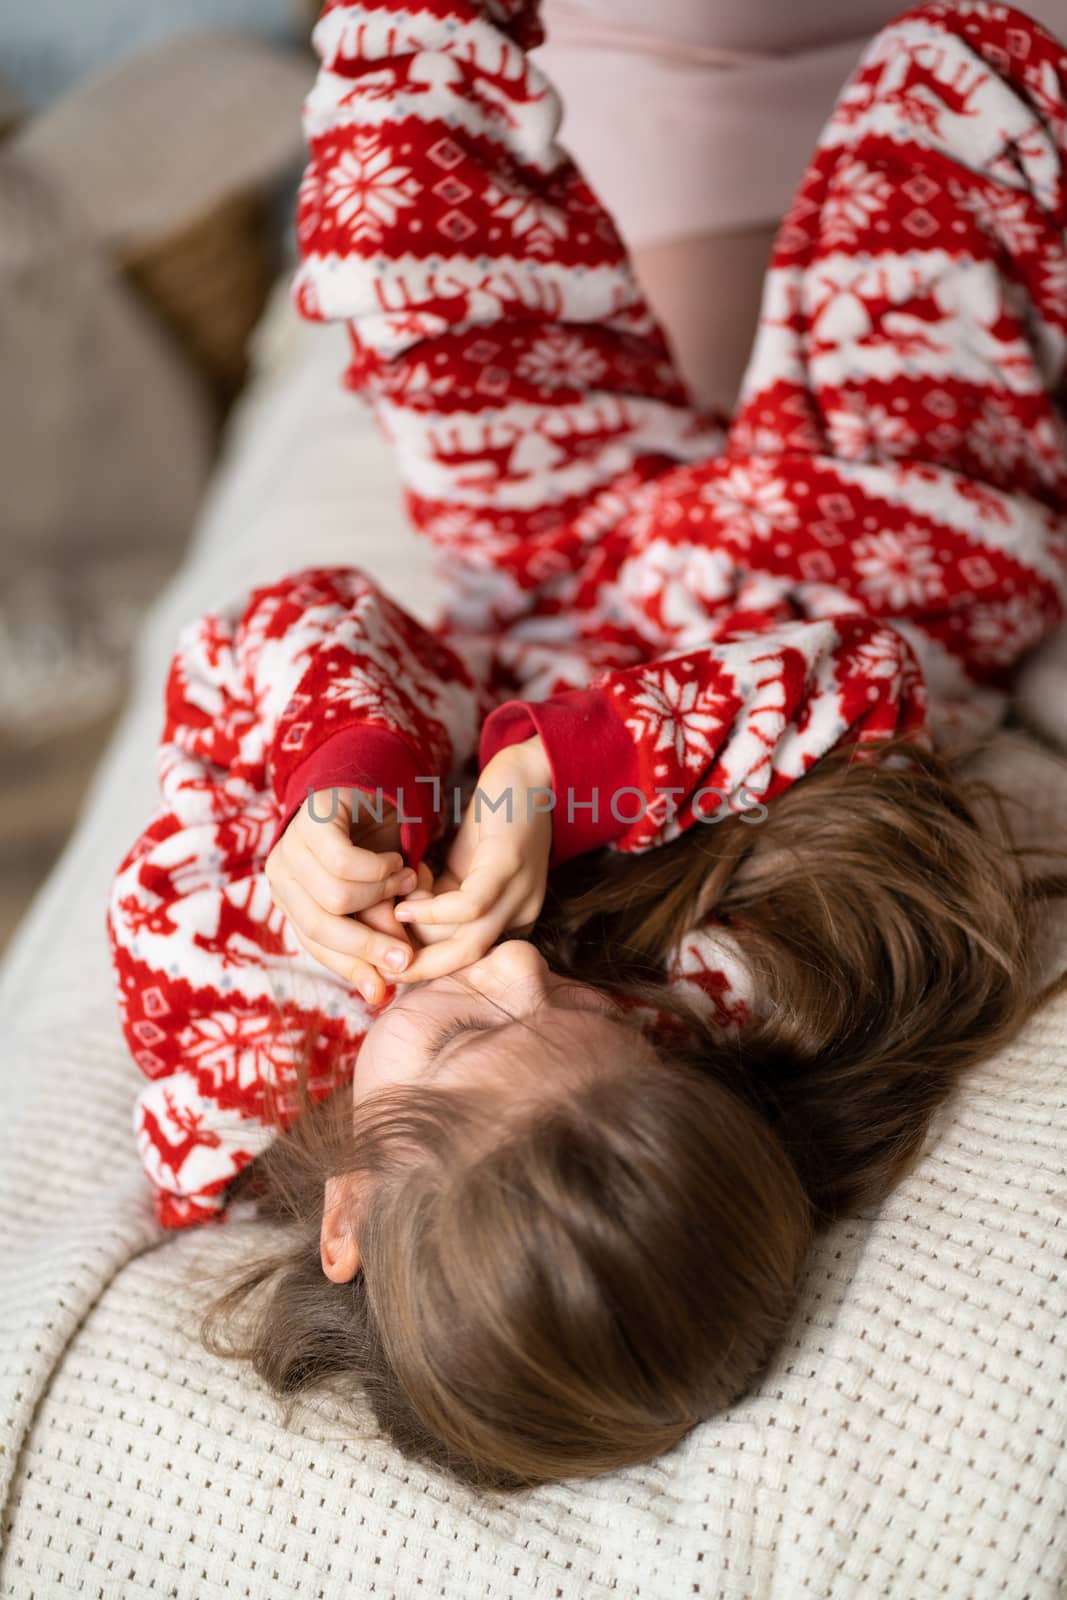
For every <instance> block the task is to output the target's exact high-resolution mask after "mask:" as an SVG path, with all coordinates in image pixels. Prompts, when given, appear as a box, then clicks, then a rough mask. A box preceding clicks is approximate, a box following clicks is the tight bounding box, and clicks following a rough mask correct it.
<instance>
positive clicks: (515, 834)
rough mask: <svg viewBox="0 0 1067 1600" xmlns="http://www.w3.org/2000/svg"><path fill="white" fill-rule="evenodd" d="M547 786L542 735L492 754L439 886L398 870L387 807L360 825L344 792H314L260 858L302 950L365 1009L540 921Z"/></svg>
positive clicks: (393, 821) (395, 831) (548, 846)
mask: <svg viewBox="0 0 1067 1600" xmlns="http://www.w3.org/2000/svg"><path fill="white" fill-rule="evenodd" d="M551 781H552V774H551V768H550V766H549V764H548V758H547V756H546V754H545V750H544V746H543V745H542V743H541V740H540V739H539V738H536V737H535V738H533V739H527V740H525V741H523V742H522V743H520V744H514V745H507V746H506V747H505V748H504V749H503V750H501V751H499V752H498V753H497V754H496V755H495V756H494V757H493V759H492V760H491V761H490V762H489V763H488V764H487V765H486V766H485V767H484V768H483V770H482V772H481V775H480V776H479V779H478V787H477V790H476V792H475V794H474V796H473V797H472V799H471V801H470V803H469V804H468V806H467V809H466V811H465V812H464V815H463V819H462V821H461V823H460V825H459V828H458V830H457V832H456V835H455V838H454V839H453V840H452V843H451V845H450V847H449V851H448V856H447V859H446V862H445V866H444V868H443V870H442V872H441V873H440V875H439V876H438V877H437V879H436V880H434V879H433V878H432V875H431V873H430V871H429V869H428V868H427V867H426V865H425V863H422V864H420V866H419V869H418V871H417V872H415V871H413V870H412V869H411V868H410V867H406V866H405V865H404V859H403V856H402V855H401V854H400V849H399V846H400V824H399V821H398V819H397V815H396V811H395V809H391V811H390V812H387V813H386V814H385V815H384V816H383V817H382V819H381V820H380V821H379V820H377V819H376V818H374V819H371V820H370V821H368V822H363V821H361V820H360V819H359V817H358V815H357V817H355V818H353V815H352V805H351V794H350V793H349V792H346V791H344V790H341V789H338V790H336V791H335V790H332V789H331V790H323V791H320V792H319V794H317V795H313V796H311V797H310V799H309V800H307V801H305V802H304V804H303V805H302V806H301V807H300V810H299V811H298V812H297V813H296V815H295V816H294V818H293V820H292V822H291V823H290V824H289V826H288V827H287V828H286V830H285V832H284V833H283V834H282V837H281V838H280V839H279V841H278V843H277V844H276V845H275V847H274V849H273V850H272V851H271V853H270V855H269V856H268V857H267V861H266V868H265V870H266V874H267V879H268V881H269V883H270V887H271V894H272V896H273V898H274V902H275V904H276V905H278V906H279V907H280V908H281V909H282V910H283V911H284V912H285V914H286V916H287V917H288V918H289V921H290V923H291V924H292V927H293V931H294V932H295V934H296V936H297V938H298V939H299V941H300V943H301V944H302V945H303V947H304V949H305V950H307V951H308V953H309V954H310V955H312V956H314V957H315V959H316V960H317V961H320V962H321V963H322V965H323V966H325V967H328V968H329V969H330V971H331V972H335V973H337V975H338V976H339V977H341V978H344V979H345V981H346V982H348V983H350V984H351V985H352V986H353V987H354V988H356V989H358V990H359V992H360V993H361V994H362V995H363V997H364V999H365V1000H366V1001H367V1002H368V1003H369V1004H370V1005H377V1004H379V1003H380V1002H381V1000H382V999H383V998H384V995H385V988H386V985H387V984H390V983H420V982H422V981H424V980H425V979H428V978H439V977H444V976H445V975H446V974H448V973H450V972H455V971H457V970H458V969H459V968H460V967H465V966H469V965H470V963H471V962H474V961H477V960H479V959H480V957H482V956H483V955H485V953H486V951H487V950H489V949H490V948H491V947H492V945H493V944H495V942H496V940H497V939H498V938H499V937H500V935H501V934H502V933H519V932H522V931H524V930H527V929H528V928H529V927H531V926H532V925H533V923H534V922H536V920H537V918H538V916H539V914H540V911H541V907H542V905H543V903H544V897H545V885H546V883H547V880H548V862H549V857H550V855H551V852H552V817H551V814H550V812H549V811H548V810H547V809H544V810H540V809H538V807H537V805H536V803H533V802H532V798H531V797H532V796H534V795H535V794H536V793H537V792H538V791H540V792H541V793H542V795H543V796H547V794H548V792H549V789H550V785H551ZM335 796H336V801H335ZM328 814H329V820H328V821H324V820H322V819H323V817H325V816H327V815H328ZM398 896H400V897H404V898H401V899H400V900H399V901H398V902H397V900H396V897H398ZM409 935H410V937H409Z"/></svg>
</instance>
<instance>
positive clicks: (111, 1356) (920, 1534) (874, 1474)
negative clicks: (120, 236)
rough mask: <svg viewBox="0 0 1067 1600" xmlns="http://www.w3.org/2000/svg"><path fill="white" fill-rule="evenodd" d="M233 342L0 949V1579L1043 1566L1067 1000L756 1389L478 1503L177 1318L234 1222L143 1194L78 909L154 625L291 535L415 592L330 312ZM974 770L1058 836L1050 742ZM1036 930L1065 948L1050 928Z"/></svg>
mask: <svg viewBox="0 0 1067 1600" xmlns="http://www.w3.org/2000/svg"><path fill="white" fill-rule="evenodd" d="M259 354H260V374H259V377H258V380H257V382H256V383H255V384H254V386H253V388H252V390H251V392H250V394H249V395H248V397H247V398H246V400H245V402H244V403H243V405H242V408H241V410H240V412H239V414H238V417H237V419H236V423H235V426H234V428H233V431H232V434H231V439H230V445H229V451H228V454H227V459H226V461H225V463H224V465H223V468H222V471H221V472H220V474H219V476H218V478H217V480H216V485H215V489H214V492H213V494H212V497H211V499H210V503H209V504H208V506H207V508H206V510H205V512H204V515H203V517H202V519H201V522H200V525H199V528H198V531H197V535H196V538H195V541H194V547H193V549H192V551H191V553H190V557H189V560H188V561H187V563H186V566H185V568H184V569H183V571H182V572H181V574H180V575H179V576H178V578H177V579H176V580H175V582H174V583H173V584H172V585H171V587H170V588H169V589H168V591H167V592H166V594H165V595H164V596H163V597H162V598H161V600H160V601H159V603H158V604H157V605H156V607H155V608H154V610H153V612H152V614H151V616H150V617H149V619H148V621H147V623H146V626H145V631H144V634H143V636H142V639H141V643H140V653H139V660H138V668H137V674H136V678H137V684H138V688H137V693H136V696H135V698H134V700H133V702H132V704H131V705H130V707H129V709H128V712H127V714H126V716H125V719H124V721H123V723H122V725H121V727H120V729H119V731H118V733H117V735H116V737H115V740H114V743H113V746H112V748H111V749H110V750H109V751H108V753H107V756H106V758H105V760H104V762H103V764H102V766H101V769H100V771H99V774H98V776H97V779H96V781H95V784H94V787H93V790H92V793H91V796H90V800H89V803H88V806H87V809H86V811H85V812H84V814H83V817H82V820H81V823H80V826H79V828H78V830H77V832H76V834H75V836H74V837H73V839H72V840H71V843H70V845H69V847H68V848H67V850H66V852H65V854H64V856H63V859H62V860H61V862H60V863H59V865H58V866H57V868H56V870H55V871H54V873H53V874H52V876H51V878H50V879H49V882H48V884H47V885H46V887H45V889H44V890H43V892H42V893H41V895H40V897H39V898H38V900H37V902H36V904H35V906H34V907H33V910H32V911H31V913H30V915H29V917H28V918H27V921H26V922H25V924H24V925H23V927H22V929H21V931H20V934H19V935H18V937H17V938H16V940H15V942H14V944H13V946H12V947H11V950H10V952H9V955H8V958H7V960H6V963H5V965H4V968H3V972H2V974H0V1016H2V1019H3V1039H4V1055H3V1074H2V1078H0V1150H2V1156H0V1228H2V1238H3V1245H2V1247H0V1383H2V1397H3V1399H2V1404H0V1416H2V1418H3V1420H4V1430H5V1444H6V1449H5V1452H4V1454H3V1456H2V1457H0V1465H2V1469H3V1472H4V1483H5V1508H4V1522H3V1527H4V1535H3V1545H4V1549H3V1555H2V1557H0V1587H2V1593H3V1594H4V1595H10V1596H12V1597H15V1596H18V1597H33V1600H49V1597H51V1596H53V1595H68V1594H70V1595H81V1596H87V1597H95V1596H104V1597H111V1596H122V1597H124V1600H125V1597H131V1600H133V1597H138V1596H146V1597H147V1596H151V1597H153V1600H160V1597H162V1596H180V1597H183V1600H184V1597H186V1596H189V1597H195V1600H211V1597H216V1596H217V1597H219V1600H222V1597H226V1600H238V1597H240V1596H246V1595H252V1596H270V1597H271V1600H274V1597H282V1600H284V1597H287V1596H299V1597H300V1600H312V1597H315V1596H330V1597H332V1596H340V1595H345V1596H353V1597H355V1596H358V1597H360V1600H363V1597H365V1596H372V1595H373V1596H375V1597H376V1600H386V1597H391V1596H403V1597H405V1600H406V1597H409V1596H412V1597H414V1596H418V1597H425V1600H431V1597H435V1596H445V1597H453V1596H463V1597H466V1596H468V1595H472V1596H473V1595H479V1596H491V1597H502V1600H503V1597H511V1596H515V1595H527V1594H529V1595H535V1596H538V1597H541V1596H543V1597H545V1600H595V1597H600V1596H608V1595H613V1596H616V1597H618V1596H626V1597H630V1596H639V1597H641V1600H678V1597H681V1596H688V1595H703V1596H705V1597H716V1596H722V1597H725V1600H756V1597H760V1600H762V1597H774V1600H799V1597H803V1600H816V1597H823V1596H832V1597H833V1600H849V1597H852V1596H856V1597H862V1600H878V1597H879V1596H894V1597H896V1596H900V1597H907V1600H921V1597H923V1596H927V1595H929V1596H948V1597H951V1600H983V1597H985V1596H989V1597H993V1596H998V1597H1000V1596H1007V1597H1009V1600H1023V1597H1028V1600H1053V1597H1054V1596H1058V1595H1062V1594H1063V1593H1064V1592H1065V1569H1067V1466H1065V1461H1067V1457H1065V1454H1064V1445H1065V1442H1067V1399H1065V1396H1067V1383H1065V1379H1067V1354H1065V1348H1064V1346H1065V1340H1067V1332H1065V1328H1067V1322H1065V1317H1064V1312H1065V1310H1067V1294H1065V1287H1064V1286H1065V1280H1067V1272H1065V1259H1064V1258H1065V1247H1064V1245H1065V1239H1067V998H1063V999H1061V1000H1060V1001H1059V1002H1057V1003H1054V1004H1053V1005H1052V1006H1050V1007H1048V1008H1046V1010H1045V1011H1044V1012H1043V1014H1041V1015H1040V1016H1038V1017H1037V1018H1036V1019H1035V1020H1034V1021H1033V1023H1032V1024H1031V1026H1030V1027H1029V1029H1028V1030H1027V1032H1026V1033H1025V1035H1024V1036H1023V1037H1022V1038H1021V1039H1020V1040H1019V1042H1018V1043H1016V1044H1015V1045H1014V1046H1012V1047H1011V1048H1010V1049H1009V1050H1007V1051H1006V1052H1004V1053H1003V1054H1002V1055H1001V1056H999V1057H998V1058H997V1059H996V1060H994V1061H991V1062H989V1063H988V1064H986V1065H984V1066H983V1067H981V1068H980V1069H979V1070H977V1071H975V1072H973V1073H971V1074H970V1075H969V1076H968V1078H967V1079H966V1081H965V1083H964V1084H963V1086H962V1088H961V1090H960V1092H959V1094H958V1096H957V1097H956V1100H955V1103H954V1104H953V1105H952V1106H951V1107H950V1108H949V1109H947V1110H946V1111H945V1112H944V1113H943V1114H942V1115H941V1117H940V1118H939V1119H938V1123H937V1126H936V1128H935V1129H934V1130H933V1132H932V1134H931V1140H930V1147H929V1151H928V1154H927V1155H926V1157H925V1159H924V1161H923V1163H922V1165H921V1167H920V1168H919V1170H918V1171H917V1172H916V1173H915V1174H914V1175H913V1176H912V1177H911V1178H910V1179H909V1180H908V1181H907V1182H906V1183H905V1184H904V1185H903V1186H902V1187H901V1188H900V1189H899V1190H898V1191H897V1192H896V1193H895V1194H894V1196H893V1197H892V1198H891V1200H890V1201H889V1202H888V1203H887V1204H886V1205H885V1206H884V1208H883V1209H882V1211H881V1213H880V1214H879V1215H876V1216H871V1217H870V1218H869V1219H859V1220H853V1221H849V1222H847V1223H845V1224H843V1225H841V1226H839V1227H837V1228H836V1229H835V1230H833V1231H832V1232H831V1233H829V1234H827V1235H825V1236H824V1237H823V1238H822V1239H821V1240H820V1242H819V1244H818V1246H817V1248H816V1250H815V1253H814V1255H813V1257H812V1260H811V1265H810V1271H809V1274H808V1277H807V1283H806V1288H805V1291H804V1295H803V1299H802V1302H801V1305H800V1307H799V1310H798V1314H797V1317H796V1320H795V1324H794V1327H793V1330H792V1332H791V1335H790V1337H789V1338H788V1339H787V1340H786V1342H785V1344H784V1346H783V1348H782V1349H781V1351H780V1353H779V1355H778V1358H777V1360H776V1362H775V1364H774V1367H773V1370H772V1371H771V1372H770V1374H769V1375H768V1377H767V1379H766V1381H765V1382H764V1384H763V1386H762V1388H761V1389H760V1391H759V1392H758V1393H756V1394H754V1395H752V1396H751V1397H750V1398H748V1399H747V1400H746V1401H745V1402H744V1403H743V1404H741V1405H739V1406H738V1407H736V1408H735V1409H734V1410H733V1411H731V1412H730V1413H729V1414H728V1415H726V1416H723V1417H722V1418H720V1419H719V1420H717V1421H714V1422H711V1423H708V1424H706V1425H705V1426H703V1427H702V1428H700V1429H698V1430H696V1431H695V1432H694V1433H693V1434H691V1435H690V1437H689V1438H688V1439H687V1440H686V1441H685V1443H684V1444H683V1445H682V1446H681V1447H680V1448H679V1449H678V1450H676V1451H675V1452H674V1453H673V1454H672V1455H671V1456H669V1457H667V1458H664V1459H662V1460H660V1461H658V1462H656V1463H653V1464H651V1465H647V1466H643V1467H640V1468H634V1469H632V1470H630V1471H627V1472H624V1473H621V1474H619V1475H617V1476H614V1477H611V1478H606V1479H601V1480H599V1481H597V1482H593V1483H590V1484H585V1485H581V1484H579V1485H564V1486H556V1487H552V1488H549V1489H543V1490H538V1491H536V1492H534V1493H531V1494H527V1495H524V1496H522V1497H520V1498H518V1499H512V1498H508V1497H495V1496H491V1497H488V1498H486V1497H477V1496H475V1495H474V1494H472V1493H470V1492H467V1491H465V1490H461V1489H458V1488H456V1487H454V1486H452V1484H451V1483H449V1482H446V1481H445V1480H443V1479H441V1478H439V1477H437V1476H435V1475H434V1474H432V1473H429V1472H427V1471H425V1470H423V1469H421V1468H415V1467H412V1466H410V1465H409V1464H408V1463H406V1462H405V1461H404V1460H403V1459H402V1458H400V1457H399V1456H398V1455H397V1454H396V1453H395V1452H394V1451H393V1450H392V1449H391V1448H390V1447H387V1446H386V1445H385V1444H383V1443H382V1442H381V1441H380V1440H379V1439H378V1438H376V1437H375V1435H374V1430H373V1425H372V1424H371V1422H370V1419H369V1416H368V1418H367V1420H366V1422H365V1424H364V1429H363V1431H364V1435H365V1436H364V1437H363V1438H361V1439H359V1440H351V1439H345V1438H344V1437H343V1433H342V1427H341V1423H340V1420H339V1418H338V1416H337V1414H336V1413H335V1412H334V1411H333V1410H332V1408H331V1407H329V1406H326V1405H319V1406H317V1407H316V1408H315V1409H314V1410H311V1411H309V1412H307V1413H305V1414H304V1415H303V1416H302V1418H301V1419H300V1421H299V1422H298V1424H297V1425H296V1427H295V1431H292V1432H286V1431H284V1430H283V1429H282V1428H281V1426H280V1424H279V1422H278V1420H277V1417H276V1413H275V1411H274V1408H273V1404H272V1402H271V1401H270V1400H269V1398H268V1397H267V1395H266V1394H265V1392H264V1390H263V1389H262V1387H261V1386H260V1384H259V1383H258V1381H254V1380H253V1379H252V1378H251V1377H249V1376H248V1374H247V1373H246V1372H245V1371H243V1370H242V1369H239V1368H235V1367H233V1366H230V1365H227V1364H224V1363H221V1362H218V1361H216V1360H214V1359H211V1358H209V1357H208V1356H207V1355H206V1354H205V1353H204V1352H203V1351H202V1350H201V1349H200V1348H199V1346H198V1344H197V1342H196V1339H195V1313H194V1293H193V1290H192V1288H191V1287H190V1283H189V1281H188V1280H189V1275H190V1274H191V1273H192V1272H193V1271H195V1267H196V1262H197V1261H198V1260H202V1261H208V1262H211V1263H217V1262H218V1261H219V1260H220V1259H222V1258H223V1257H237V1256H241V1255H243V1254H246V1253H250V1252H252V1251H253V1250H255V1249H257V1248H258V1246H259V1243H260V1240H261V1236H263V1235H265V1231H266V1230H264V1229H262V1227H261V1225H258V1224H255V1223H251V1222H242V1223H237V1224H234V1225H233V1226H232V1227H229V1228H227V1229H220V1230H218V1231H211V1230H209V1231H208V1232H206V1233H198V1234H181V1235H165V1234H163V1233H162V1232H161V1231H160V1230H159V1229H158V1228H157V1227H156V1225H155V1223H154V1221H153V1220H152V1218H151V1215H150V1207H149V1199H148V1192H147V1185H146V1183H145V1181H144V1180H143V1178H142V1175H141V1170H140V1166H139V1163H138V1160H137V1156H136V1154H135V1152H134V1148H133V1143H132V1139H131V1133H130V1108H131V1105H132V1102H133V1098H134V1095H135V1093H136V1091H137V1088H138V1087H139V1081H140V1080H139V1074H138V1073H137V1070H136V1068H135V1067H134V1065H133V1064H132V1062H131V1061H130V1060H129V1059H128V1057H127V1053H126V1050H125V1046H124V1044H123V1042H122V1039H121V1036H120V1033H119V1028H118V1023H117V1019H116V1015H115V1010H114V1002H113V999H112V991H111V975H110V969H109V966H108V960H107V950H106V942H105V934H104V907H105V897H106V892H107V888H108V884H109V880H110V877H111V875H112V873H113V871H114V868H115V866H116V865H117V863H118V860H119V858H120V856H121V854H122V853H123V851H124V850H125V849H126V848H127V846H128V845H129V843H130V842H131V841H132V839H133V837H134V836H135V834H136V833H137V831H138V830H139V829H140V828H141V827H142V826H143V824H144V822H145V820H146V819H147V817H148V815H149V813H150V811H151V809H152V807H153V805H154V800H155V773H154V760H153V757H154V748H155V741H156V737H157V734H158V731H159V727H160V722H161V695H162V686H163V678H164V672H165V668H166V665H167V662H168V660H169V655H170V649H171V644H172V641H173V638H174V635H175V633H176V630H177V628H178V626H179V625H180V623H181V622H183V621H184V620H186V619H187V618H189V617H191V616H194V615H196V614H197V613H199V612H200V611H203V610H205V609H208V608H209V607H210V606H211V605H212V604H214V603H216V602H217V601H218V600H220V599H221V598H223V597H224V596H226V595H228V594H230V593H233V592H236V591H238V590H239V589H240V588H241V587H242V586H244V585H246V584H250V583H253V582H259V581H262V580H264V579H267V578H270V577H273V576H275V575H277V574H278V573H280V572H282V571H284V570H286V569H288V568H292V567H296V566H299V565H304V564H306V563H308V562H316V561H352V562H355V563H358V564H360V565H363V566H365V567H367V568H368V569H370V570H371V571H372V572H373V573H374V574H375V575H376V576H377V577H378V578H379V579H380V580H381V581H382V582H383V583H384V584H385V585H386V587H387V588H389V589H391V591H392V592H393V593H395V594H396V596H397V597H398V598H399V599H400V600H401V601H403V602H404V603H405V604H407V605H409V606H416V607H417V608H420V609H422V610H425V607H426V604H427V602H428V601H429V599H430V598H431V594H432V586H431V584H430V583H429V580H428V579H427V578H426V577H425V558H424V557H422V556H419V555H416V554H415V553H414V550H415V546H414V542H413V540H412V538H411V536H410V535H409V534H408V533H407V532H406V530H405V529H404V528H403V523H402V516H401V512H400V506H399V497H398V493H397V489H396V483H395V479H394V475H393V471H392V466H391V462H390V459H389V456H388V452H387V450H386V448H385V446H384V444H383V442H382V440H381V438H380V437H379V435H378V433H377V430H376V428H375V426H374V424H373V421H372V419H371V417H370V414H369V413H368V412H367V411H366V410H365V408H364V407H363V405H362V404H361V403H360V402H358V401H356V400H355V399H353V397H352V396H351V395H348V394H346V393H344V392H343V391H342V390H341V389H340V388H339V383H338V377H339V372H340V370H341V366H342V364H343V360H344V347H343V337H342V336H341V335H340V334H339V331H338V330H336V329H330V330H320V329H311V328H307V327H304V326H303V325H300V324H298V323H297V322H296V320H295V318H294V316H293V315H292V313H291V312H290V311H289V308H288V306H287V304H286V302H285V297H284V293H283V294H281V295H279V296H278V297H277V299H276V303H275V305H274V308H273V310H272V313H271V315H270V316H269V317H268V320H267V322H266V325H265V327H264V329H263V330H262V331H261V337H260V352H259ZM1055 692H1058V693H1060V694H1062V693H1063V687H1062V683H1058V682H1057V684H1056V688H1055ZM999 770H1000V771H1001V772H1002V773H1003V774H1004V775H1005V777H1007V776H1010V777H1011V778H1012V780H1013V783H1014V785H1015V786H1016V787H1017V789H1018V791H1019V793H1020V795H1021V796H1023V797H1025V799H1026V801H1027V803H1028V804H1029V803H1030V802H1033V804H1034V806H1035V807H1036V808H1037V810H1038V811H1039V812H1040V816H1039V819H1038V823H1037V828H1038V831H1039V832H1040V831H1041V830H1042V829H1043V828H1045V827H1051V826H1052V825H1053V822H1055V823H1056V825H1057V826H1058V828H1059V836H1060V837H1062V838H1064V839H1067V802H1065V790H1064V781H1063V778H1062V777H1061V776H1060V773H1059V769H1057V768H1056V767H1055V765H1054V764H1053V763H1052V761H1051V759H1050V758H1049V757H1047V756H1044V755H1042V754H1041V753H1040V751H1039V750H1038V749H1037V747H1036V746H1032V745H1021V746H1020V745H1019V744H1018V742H1017V741H1016V742H1014V743H1012V742H1006V743H1005V745H1004V749H1003V752H1002V754H1001V757H1000V765H999ZM1035 814H1037V813H1036V812H1035ZM1042 819H1043V820H1042ZM1050 949H1052V950H1054V953H1056V954H1058V955H1059V956H1061V957H1062V956H1067V945H1065V942H1064V940H1063V938H1062V936H1061V935H1059V934H1057V935H1056V936H1055V938H1054V939H1053V940H1052V942H1051V943H1050Z"/></svg>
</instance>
